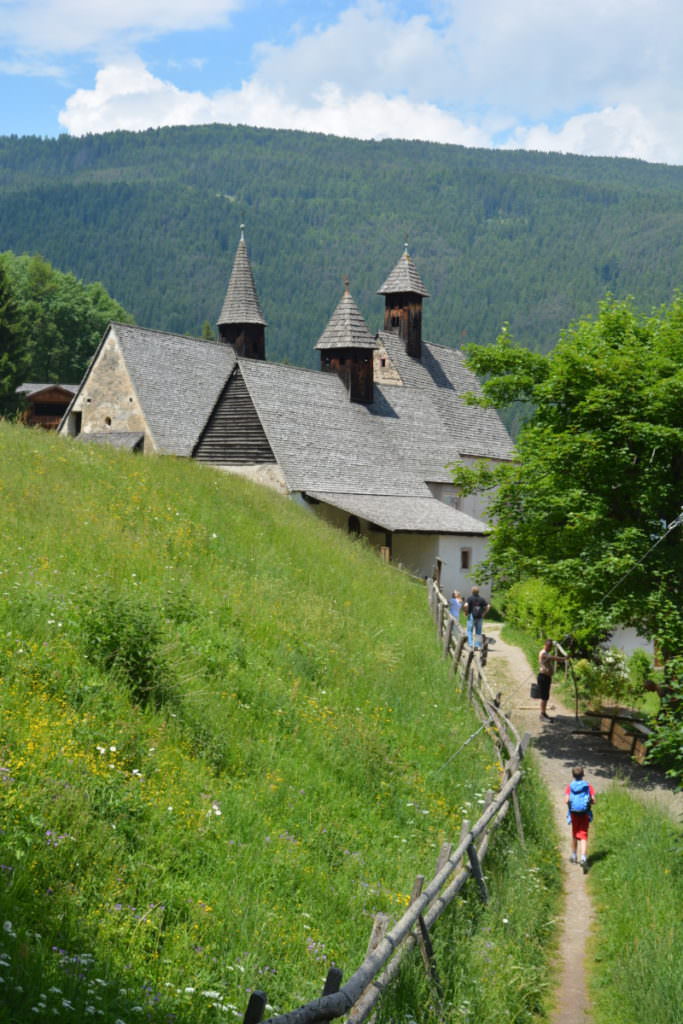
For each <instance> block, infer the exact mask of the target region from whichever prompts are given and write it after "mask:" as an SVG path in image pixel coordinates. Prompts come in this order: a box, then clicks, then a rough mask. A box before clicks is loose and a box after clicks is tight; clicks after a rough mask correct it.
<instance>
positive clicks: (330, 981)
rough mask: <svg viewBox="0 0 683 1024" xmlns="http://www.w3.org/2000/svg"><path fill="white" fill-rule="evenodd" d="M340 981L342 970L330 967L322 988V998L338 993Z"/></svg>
mask: <svg viewBox="0 0 683 1024" xmlns="http://www.w3.org/2000/svg"><path fill="white" fill-rule="evenodd" d="M341 980H342V970H341V968H340V967H330V969H329V971H328V972H327V977H326V978H325V986H324V988H323V998H324V997H325V996H331V995H332V993H333V992H338V991H339V986H340V985H341Z"/></svg>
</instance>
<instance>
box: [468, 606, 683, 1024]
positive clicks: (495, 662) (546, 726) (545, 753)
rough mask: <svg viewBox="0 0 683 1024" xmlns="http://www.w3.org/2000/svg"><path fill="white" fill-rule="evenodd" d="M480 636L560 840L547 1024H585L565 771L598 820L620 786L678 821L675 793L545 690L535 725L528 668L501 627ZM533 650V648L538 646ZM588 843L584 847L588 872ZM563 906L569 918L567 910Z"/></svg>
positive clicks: (579, 901)
mask: <svg viewBox="0 0 683 1024" xmlns="http://www.w3.org/2000/svg"><path fill="white" fill-rule="evenodd" d="M486 632H487V634H488V635H489V636H493V637H494V638H495V641H496V642H495V645H493V646H492V647H491V648H490V650H489V658H488V663H487V665H486V675H487V678H488V680H489V684H490V686H491V689H492V690H494V691H495V692H498V691H500V692H501V693H502V701H501V703H502V707H503V710H504V711H505V713H506V714H507V715H508V716H509V717H510V718H511V719H512V721H513V722H514V724H515V726H516V728H517V729H518V731H519V733H520V735H523V734H524V733H529V734H530V735H531V736H532V737H533V740H532V746H533V749H534V751H535V753H536V757H537V760H538V763H539V768H540V772H541V776H542V778H543V781H544V782H545V784H546V786H547V787H548V790H549V792H550V796H551V799H552V802H553V809H554V813H555V819H556V823H557V826H558V832H559V834H560V837H561V838H560V844H561V846H560V849H561V853H562V861H563V883H564V896H565V899H564V910H563V913H562V919H561V922H560V934H559V945H558V954H557V955H558V961H557V965H556V970H555V971H554V972H553V973H554V977H553V982H554V983H555V1005H554V1008H553V1011H552V1012H551V1014H550V1024H591V1022H592V1014H591V1008H590V1001H589V997H588V987H587V969H586V957H587V955H588V950H589V939H590V935H591V931H592V928H593V920H594V910H593V905H592V902H591V899H590V894H589V891H588V887H587V884H586V882H587V879H586V877H585V876H584V874H583V872H582V870H581V868H580V867H579V866H578V865H576V864H570V863H569V853H570V829H569V826H568V825H567V823H566V806H565V802H564V790H565V787H566V785H567V783H568V782H569V781H570V780H571V769H572V767H573V766H574V765H575V764H583V765H584V767H585V769H586V778H587V779H588V780H589V781H590V782H591V783H592V784H593V786H594V787H595V791H596V796H597V799H596V808H595V810H596V814H599V813H600V795H601V793H604V792H605V791H606V790H607V789H608V788H609V787H610V786H614V785H623V786H626V787H627V788H628V789H629V791H630V792H631V794H632V795H633V796H635V797H639V798H642V799H646V800H648V801H652V802H654V803H656V804H657V805H658V806H659V807H660V808H661V809H662V810H663V811H664V812H665V813H668V814H671V815H672V816H675V817H676V819H677V820H679V821H680V820H681V817H682V816H683V793H682V792H676V791H675V789H674V786H673V783H670V782H669V781H668V780H667V779H665V778H664V776H663V775H661V774H660V773H658V772H654V771H653V770H652V769H649V768H647V767H643V766H642V765H638V764H636V763H635V762H634V761H632V760H631V758H630V757H629V756H628V754H626V753H625V752H623V751H620V750H617V749H616V748H615V747H612V746H611V745H610V744H609V743H608V742H607V740H606V739H605V738H604V737H602V736H600V735H598V734H593V735H591V734H586V733H585V732H581V731H579V730H581V729H585V726H584V725H582V724H581V723H580V722H577V720H576V717H575V715H574V710H573V709H569V708H567V707H565V705H564V704H563V703H562V702H561V700H559V695H558V693H557V687H556V686H553V689H552V690H551V693H550V701H549V702H548V713H549V714H550V715H551V716H552V717H553V719H554V721H553V722H541V721H540V719H539V702H538V701H536V700H532V699H531V698H530V696H529V687H530V684H531V683H532V682H533V680H534V679H535V677H536V669H535V668H533V669H532V667H531V666H530V665H529V662H528V660H527V657H526V655H525V654H524V652H523V651H521V650H520V649H519V648H518V647H514V646H511V645H510V644H507V643H505V641H504V640H502V639H501V636H500V632H501V626H500V624H498V623H487V624H486ZM539 647H540V644H539ZM590 839H591V837H589V844H588V864H589V871H590V862H591V854H593V855H595V853H596V850H595V848H591V842H590ZM568 906H571V913H568V911H567V908H568Z"/></svg>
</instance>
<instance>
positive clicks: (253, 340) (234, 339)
mask: <svg viewBox="0 0 683 1024" xmlns="http://www.w3.org/2000/svg"><path fill="white" fill-rule="evenodd" d="M240 232H241V233H240V240H239V243H238V246H237V252H236V253H235V259H234V261H233V265H232V273H231V274H230V281H229V283H228V290H227V292H226V295H225V300H224V302H223V308H222V309H221V315H220V316H219V318H218V323H217V326H218V335H219V337H220V339H221V341H225V342H226V343H227V344H229V345H234V347H235V351H236V352H237V354H238V355H240V356H248V357H249V358H251V359H265V358H266V331H265V328H266V321H265V319H264V316H263V313H262V312H261V306H260V304H259V300H258V295H257V294H256V286H255V284H254V277H253V274H252V272H251V264H250V263H249V254H248V252H247V244H246V242H245V241H244V224H242V225H241V228H240Z"/></svg>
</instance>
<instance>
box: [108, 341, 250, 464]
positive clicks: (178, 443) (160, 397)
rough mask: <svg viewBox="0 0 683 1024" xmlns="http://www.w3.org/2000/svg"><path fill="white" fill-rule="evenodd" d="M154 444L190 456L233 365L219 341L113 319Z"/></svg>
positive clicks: (227, 348) (226, 347)
mask: <svg viewBox="0 0 683 1024" xmlns="http://www.w3.org/2000/svg"><path fill="white" fill-rule="evenodd" d="M111 330H113V331H114V333H115V335H116V338H117V340H118V342H119V346H120V348H121V352H122V354H123V357H124V359H125V362H126V367H127V369H128V373H129V375H130V379H131V383H132V385H133V387H134V388H135V392H136V394H137V396H138V399H139V402H140V406H141V408H142V409H143V410H144V415H145V420H146V421H147V425H148V426H149V429H150V432H151V434H152V437H153V438H154V443H155V444H156V446H157V447H158V448H159V450H160V451H162V452H167V453H169V454H171V455H185V456H188V457H189V456H190V455H191V454H192V449H193V448H194V445H195V443H196V441H197V439H198V437H199V434H200V433H201V431H202V429H203V427H204V424H205V423H206V421H207V419H208V418H209V415H210V413H211V410H212V409H213V407H214V405H215V404H216V402H217V400H218V397H219V395H220V393H221V390H222V388H223V385H224V384H225V382H226V380H227V379H228V377H229V376H230V373H231V372H232V369H233V367H234V365H235V361H236V358H237V357H236V356H235V350H234V349H233V348H232V346H230V345H226V344H224V343H221V342H213V341H204V340H201V339H199V338H188V337H185V336H184V335H180V334H170V333H167V332H165V331H150V330H147V329H146V328H144V327H134V326H131V325H130V324H112V325H111Z"/></svg>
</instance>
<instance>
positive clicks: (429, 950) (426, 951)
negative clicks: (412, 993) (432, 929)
mask: <svg viewBox="0 0 683 1024" xmlns="http://www.w3.org/2000/svg"><path fill="white" fill-rule="evenodd" d="M424 880H425V879H424V875H418V876H417V878H416V879H415V884H414V886H413V891H412V894H411V896H410V902H411V903H414V902H415V900H416V899H418V898H419V896H420V894H421V893H422V886H423V885H424ZM417 943H418V946H419V947H420V953H421V954H422V963H423V964H424V968H425V971H426V974H427V977H428V978H429V980H430V982H431V984H432V988H433V989H434V994H435V996H436V1000H437V1011H438V1013H439V1016H441V1015H442V1011H443V1007H442V1004H443V988H442V985H441V980H440V978H439V972H438V971H437V969H436V960H435V958H434V947H433V946H432V940H431V937H430V935H429V930H428V928H427V925H426V924H425V919H424V917H423V915H422V914H420V916H419V917H418V919H417Z"/></svg>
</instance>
